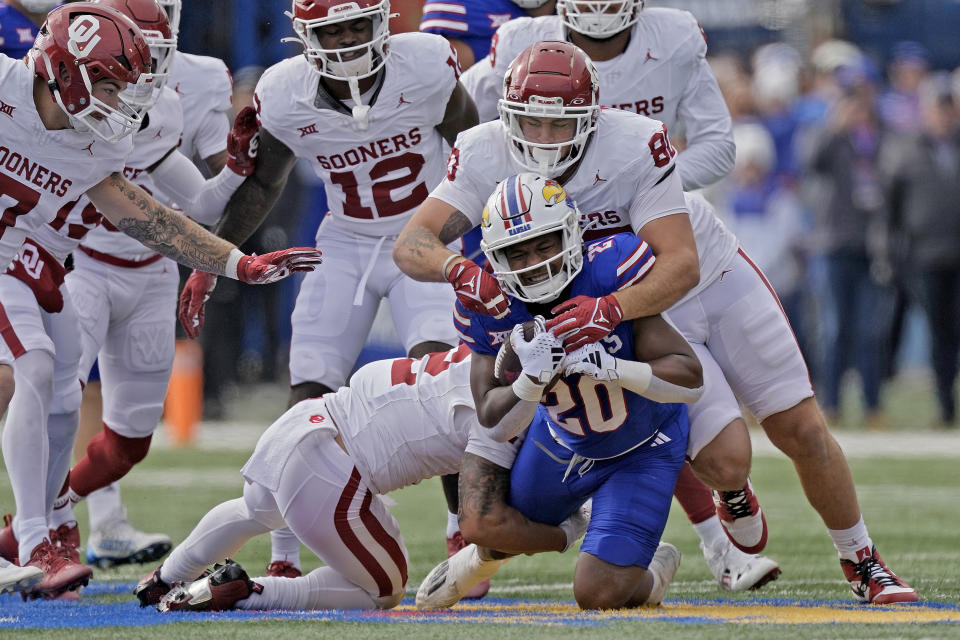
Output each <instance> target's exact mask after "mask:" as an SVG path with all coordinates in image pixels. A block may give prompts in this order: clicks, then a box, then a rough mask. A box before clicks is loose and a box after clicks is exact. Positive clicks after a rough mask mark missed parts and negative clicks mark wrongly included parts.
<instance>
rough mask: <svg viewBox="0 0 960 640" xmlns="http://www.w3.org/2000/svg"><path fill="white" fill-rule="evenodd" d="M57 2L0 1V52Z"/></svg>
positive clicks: (28, 38)
mask: <svg viewBox="0 0 960 640" xmlns="http://www.w3.org/2000/svg"><path fill="white" fill-rule="evenodd" d="M58 4H60V0H4V2H2V3H0V53H2V54H4V55H6V56H9V57H11V58H22V57H23V56H25V55H27V51H30V48H31V47H32V46H33V41H34V40H36V39H37V32H38V31H39V30H40V25H42V24H43V21H44V20H45V19H46V17H47V12H49V11H50V10H51V9H53V8H54V7H55V6H57V5H58ZM483 55H486V53H484V54H483Z"/></svg>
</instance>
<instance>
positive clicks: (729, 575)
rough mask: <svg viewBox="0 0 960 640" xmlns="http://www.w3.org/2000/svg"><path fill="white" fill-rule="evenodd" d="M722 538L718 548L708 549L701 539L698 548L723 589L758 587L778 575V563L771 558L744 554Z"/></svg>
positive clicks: (741, 589) (743, 589) (740, 589)
mask: <svg viewBox="0 0 960 640" xmlns="http://www.w3.org/2000/svg"><path fill="white" fill-rule="evenodd" d="M721 540H722V541H723V542H722V544H721V546H720V547H719V548H718V549H707V547H706V546H704V544H703V543H702V542H701V543H700V550H701V551H703V555H704V557H705V558H706V559H707V566H708V567H710V572H711V573H713V577H714V578H716V579H717V582H718V583H719V584H720V586H721V587H723V588H724V589H727V590H729V591H746V590H748V589H759V588H760V587H762V586H763V585H765V584H767V583H768V582H772V581H773V580H776V579H777V577H778V576H779V575H780V565H778V564H777V563H776V562H774V561H773V560H771V559H770V558H767V557H765V556H760V555H750V554H747V553H744V552H743V551H740V550H739V549H737V548H736V547H735V546H733V543H732V542H730V541H729V540H726V539H722V538H721Z"/></svg>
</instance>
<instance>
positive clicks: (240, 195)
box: [216, 129, 297, 246]
mask: <svg viewBox="0 0 960 640" xmlns="http://www.w3.org/2000/svg"><path fill="white" fill-rule="evenodd" d="M296 160H297V158H296V156H294V155H293V152H292V151H290V148H289V147H287V145H285V144H283V143H282V142H280V141H279V140H277V139H276V138H274V137H273V136H272V135H270V132H269V131H267V130H266V129H260V147H259V149H258V151H257V168H256V169H255V170H254V171H253V173H252V174H250V176H249V177H248V178H247V179H246V180H244V181H243V184H241V185H240V187H239V188H238V189H237V190H236V191H235V192H234V194H233V196H232V197H231V198H230V201H229V202H227V206H226V208H225V209H224V210H223V217H222V218H220V223H219V224H218V225H217V228H216V233H217V235H218V236H220V237H221V238H224V239H226V240H229V241H230V242H232V243H234V244H236V245H237V246H240V245H241V244H243V243H244V242H246V241H247V239H248V238H249V237H250V236H252V235H253V232H254V231H256V230H257V229H258V228H259V227H260V225H261V223H263V220H264V219H265V218H266V217H267V214H268V213H270V210H271V209H272V208H273V205H275V204H276V203H277V199H279V198H280V194H281V193H282V192H283V187H284V186H285V185H286V184H287V176H289V175H290V170H291V169H293V165H294V163H295V162H296Z"/></svg>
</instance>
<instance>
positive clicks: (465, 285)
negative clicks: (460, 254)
mask: <svg viewBox="0 0 960 640" xmlns="http://www.w3.org/2000/svg"><path fill="white" fill-rule="evenodd" d="M447 280H449V281H450V284H452V285H453V290H454V291H455V292H456V294H457V299H458V300H459V301H460V304H462V305H463V306H464V307H466V308H467V309H468V310H470V311H473V312H475V313H485V314H487V315H488V316H493V317H494V318H496V319H497V320H499V319H500V318H502V317H504V316H506V315H507V314H508V313H510V301H509V300H507V295H506V294H505V293H504V292H503V289H501V288H500V283H499V282H497V279H496V278H495V277H493V276H492V275H491V274H489V273H487V272H486V271H484V270H483V269H481V268H480V266H479V265H477V263H476V262H474V261H473V260H463V261H461V262H458V263H457V264H455V265H453V266H452V267H450V272H449V273H448V274H447Z"/></svg>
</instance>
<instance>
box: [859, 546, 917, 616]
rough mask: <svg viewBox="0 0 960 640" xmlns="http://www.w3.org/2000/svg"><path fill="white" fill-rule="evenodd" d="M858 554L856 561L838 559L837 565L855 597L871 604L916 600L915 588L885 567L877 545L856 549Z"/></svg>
mask: <svg viewBox="0 0 960 640" xmlns="http://www.w3.org/2000/svg"><path fill="white" fill-rule="evenodd" d="M857 557H858V558H859V559H860V561H859V562H851V561H850V560H843V559H841V560H840V566H841V567H842V568H843V575H845V576H846V577H847V582H849V583H850V589H851V590H852V591H853V595H855V596H857V599H858V600H860V601H861V602H869V603H871V604H891V603H894V602H916V601H917V600H919V597H918V596H917V590H916V589H914V588H913V587H911V586H910V585H908V584H907V583H906V582H904V581H903V580H901V579H900V578H898V577H897V574H895V573H894V572H893V571H890V569H888V568H887V565H885V564H884V563H883V558H881V557H880V554H879V553H877V548H876V547H872V548H869V549H868V548H867V547H864V548H863V549H861V550H860V551H858V552H857Z"/></svg>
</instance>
